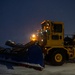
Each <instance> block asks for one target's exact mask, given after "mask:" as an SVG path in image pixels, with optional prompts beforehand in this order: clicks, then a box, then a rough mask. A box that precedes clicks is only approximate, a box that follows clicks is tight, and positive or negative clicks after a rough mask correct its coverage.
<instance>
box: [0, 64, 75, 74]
mask: <svg viewBox="0 0 75 75" xmlns="http://www.w3.org/2000/svg"><path fill="white" fill-rule="evenodd" d="M0 75H75V63H65V64H64V65H63V66H58V67H57V66H49V65H46V66H45V68H44V69H43V70H42V71H38V70H35V69H33V68H26V67H21V66H10V67H7V66H6V65H3V64H0Z"/></svg>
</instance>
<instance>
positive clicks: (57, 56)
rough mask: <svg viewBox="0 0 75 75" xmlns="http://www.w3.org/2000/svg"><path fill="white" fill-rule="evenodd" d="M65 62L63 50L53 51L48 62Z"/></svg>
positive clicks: (59, 63)
mask: <svg viewBox="0 0 75 75" xmlns="http://www.w3.org/2000/svg"><path fill="white" fill-rule="evenodd" d="M64 62H65V53H64V52H63V51H54V52H53V53H52V55H51V59H50V64H51V65H54V66H61V65H63V64H64Z"/></svg>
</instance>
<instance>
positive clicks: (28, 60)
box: [0, 20, 75, 70]
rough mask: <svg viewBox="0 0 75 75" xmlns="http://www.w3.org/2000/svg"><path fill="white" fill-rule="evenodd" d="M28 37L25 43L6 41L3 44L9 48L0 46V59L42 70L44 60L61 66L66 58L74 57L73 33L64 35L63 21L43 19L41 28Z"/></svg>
mask: <svg viewBox="0 0 75 75" xmlns="http://www.w3.org/2000/svg"><path fill="white" fill-rule="evenodd" d="M30 39H31V40H30V42H29V43H27V44H25V45H23V44H16V43H15V42H12V41H10V40H8V41H6V43H5V44H6V45H8V46H10V47H11V48H2V47H1V48H0V61H6V62H11V63H17V64H21V65H25V66H28V67H29V66H31V67H34V68H38V69H41V70H42V69H43V68H44V66H45V63H44V61H46V62H48V63H50V64H51V65H54V66H61V65H63V64H64V63H65V61H66V60H67V61H68V60H73V59H75V35H73V36H72V37H68V36H67V37H64V24H63V22H54V21H50V20H45V21H43V22H42V23H41V29H40V30H37V34H34V35H32V36H31V37H30Z"/></svg>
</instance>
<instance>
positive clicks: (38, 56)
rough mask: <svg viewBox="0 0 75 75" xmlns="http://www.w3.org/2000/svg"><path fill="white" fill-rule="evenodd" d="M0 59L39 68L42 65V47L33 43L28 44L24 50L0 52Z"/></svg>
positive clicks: (41, 67)
mask: <svg viewBox="0 0 75 75" xmlns="http://www.w3.org/2000/svg"><path fill="white" fill-rule="evenodd" d="M1 60H2V61H4V62H5V61H6V62H10V63H15V64H17V65H22V66H26V67H33V68H35V69H39V70H41V69H43V67H44V60H43V53H42V49H41V47H40V46H39V45H35V44H34V45H31V46H29V47H28V48H27V49H26V50H25V51H24V52H19V53H18V52H17V53H12V52H10V53H9V52H8V53H5V52H4V53H0V61H1Z"/></svg>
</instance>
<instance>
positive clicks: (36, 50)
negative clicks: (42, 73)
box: [28, 45, 44, 67]
mask: <svg viewBox="0 0 75 75" xmlns="http://www.w3.org/2000/svg"><path fill="white" fill-rule="evenodd" d="M28 62H29V63H32V64H39V65H40V66H42V67H44V60H43V53H42V49H41V48H40V46H38V45H32V46H31V47H30V48H29V49H28Z"/></svg>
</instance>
